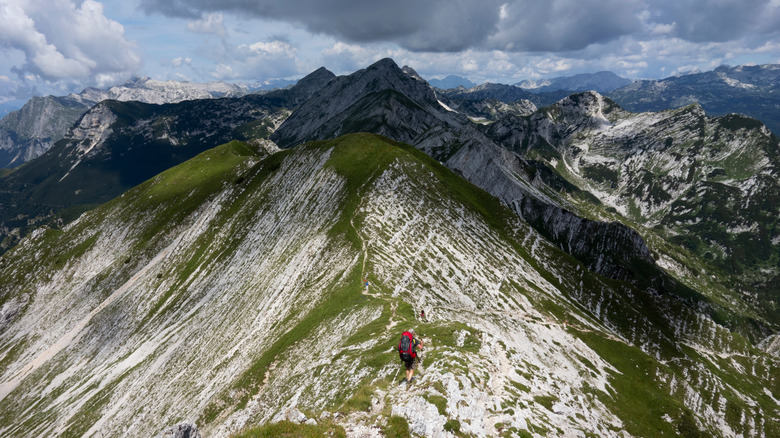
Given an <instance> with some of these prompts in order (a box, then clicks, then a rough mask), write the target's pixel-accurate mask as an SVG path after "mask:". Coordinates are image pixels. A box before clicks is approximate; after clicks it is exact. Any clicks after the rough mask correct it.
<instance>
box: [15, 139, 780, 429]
mask: <svg viewBox="0 0 780 438" xmlns="http://www.w3.org/2000/svg"><path fill="white" fill-rule="evenodd" d="M364 278H367V279H368V280H369V287H368V288H364V287H363V279H364ZM0 306H2V309H3V315H4V319H3V320H2V321H0V324H2V327H0V328H1V329H0V435H3V436H31V435H41V434H55V435H61V436H84V435H86V436H99V435H101V434H103V435H111V434H130V435H139V436H142V435H143V436H148V435H154V434H157V433H159V432H160V431H162V430H163V429H164V428H165V427H166V426H169V425H172V424H176V423H180V422H183V421H194V422H196V424H197V425H198V427H199V428H200V430H201V431H202V432H203V433H204V434H207V435H209V436H231V435H233V434H235V433H240V434H241V436H269V434H270V435H274V434H279V435H282V436H284V435H285V434H286V435H288V436H296V435H303V436H307V435H312V436H313V435H318V434H329V435H331V436H343V434H345V433H375V434H385V435H386V436H409V434H416V435H433V434H436V433H443V432H445V431H447V432H450V433H453V434H455V435H458V436H469V435H488V436H506V435H518V436H540V435H542V436H568V435H574V434H585V435H590V436H625V434H626V433H627V434H630V435H633V436H669V435H674V434H680V435H683V436H696V434H699V433H703V434H708V435H714V436H737V435H743V436H771V435H773V434H776V433H777V432H778V422H777V420H776V419H777V415H776V413H777V409H778V404H777V401H776V400H777V399H778V398H780V388H778V377H779V376H778V362H777V359H776V358H774V357H771V356H768V355H766V354H765V353H762V352H760V351H759V350H757V349H756V348H755V347H754V346H753V345H751V343H750V342H749V341H748V340H746V339H744V338H743V337H741V336H740V335H739V334H736V333H732V332H730V331H729V330H727V329H726V328H724V327H723V326H721V325H719V324H718V323H717V322H716V321H713V320H712V319H711V318H710V317H709V316H708V315H707V314H704V313H698V312H697V311H696V310H695V309H692V308H691V307H689V306H686V305H685V304H684V303H680V302H679V301H678V300H676V299H675V298H674V297H670V296H661V295H657V294H653V293H651V292H649V291H646V290H640V289H638V288H637V287H635V286H632V285H631V284H627V283H623V282H620V281H614V280H608V279H605V278H601V277H598V276H596V275H594V274H592V273H591V272H589V271H588V270H587V269H585V268H584V267H583V265H582V264H581V263H579V262H578V261H577V260H575V259H573V258H572V257H571V256H569V255H568V254H566V253H564V252H563V251H561V250H560V249H558V248H557V247H556V246H555V245H552V244H550V243H548V242H547V241H546V240H545V239H544V238H542V237H541V236H540V235H539V234H538V233H536V232H535V231H534V230H533V229H532V228H531V227H530V226H529V225H528V224H526V223H524V222H523V221H522V220H520V219H519V218H518V217H517V216H515V215H514V214H513V213H512V212H511V211H510V210H509V209H507V208H506V207H504V206H503V205H502V204H501V203H500V202H499V201H498V200H497V199H496V198H493V197H492V196H490V195H488V194H487V193H486V192H484V191H483V190H481V189H478V188H476V187H475V186H473V185H472V184H470V183H468V182H466V181H465V180H463V179H462V178H460V177H459V176H457V175H455V174H454V173H452V172H451V171H449V170H448V169H446V168H445V167H443V166H442V165H441V164H440V163H438V162H437V161H435V160H433V159H432V158H430V157H429V156H427V155H425V154H424V153H422V152H420V151H418V150H416V149H414V148H413V147H411V146H408V145H404V144H400V143H395V142H392V141H389V140H387V139H386V138H383V137H380V136H376V135H371V134H353V135H348V136H344V137H340V138H338V139H335V140H331V141H325V142H315V143H309V144H306V145H303V146H300V147H297V148H294V149H290V150H285V151H282V152H278V153H276V154H273V155H266V154H264V153H263V152H262V151H261V150H257V149H255V148H254V147H253V146H252V145H251V144H247V143H242V142H231V143H228V144H225V145H222V146H220V147H217V148H215V149H212V150H209V151H206V152H204V153H202V154H200V155H198V156H197V157H195V158H193V159H191V160H189V161H187V162H185V163H183V164H181V165H179V166H176V167H174V168H172V169H169V170H167V171H165V172H163V173H161V174H160V175H158V176H156V177H154V178H152V179H150V180H148V181H146V182H144V183H143V184H141V185H139V186H138V187H136V188H134V189H132V190H130V191H128V192H126V193H125V194H124V195H122V196H120V197H118V198H116V199H114V200H112V201H110V202H109V203H107V204H105V205H102V206H100V207H98V208H96V209H94V210H91V211H89V212H87V213H86V214H84V215H83V216H81V217H80V218H79V219H78V220H76V221H74V222H73V223H71V224H70V225H68V226H66V227H65V228H64V229H62V230H45V229H42V230H39V231H36V232H35V233H33V234H32V235H31V236H30V237H29V238H28V239H25V240H24V241H23V242H22V243H21V244H20V245H18V246H17V247H15V248H14V249H12V250H11V251H9V252H7V253H6V254H4V255H3V256H2V257H0ZM421 309H424V310H425V311H426V314H427V315H428V319H427V320H425V321H420V320H418V319H417V317H416V315H417V314H418V313H419V311H420V310H421ZM409 328H414V329H415V330H416V331H417V333H418V334H420V335H421V336H422V338H423V339H424V341H425V355H424V366H423V369H422V370H420V371H419V372H418V380H417V381H416V382H415V384H413V385H412V386H411V387H409V388H407V387H405V386H399V385H398V380H399V379H400V373H399V371H400V363H399V361H398V357H397V353H396V352H395V351H394V349H395V345H396V343H397V338H398V335H399V334H400V332H401V331H403V330H406V329H409ZM307 418H308V419H315V420H316V421H317V425H311V424H309V425H302V424H300V423H301V420H305V419H307ZM746 418H747V419H749V421H745V419H746Z"/></svg>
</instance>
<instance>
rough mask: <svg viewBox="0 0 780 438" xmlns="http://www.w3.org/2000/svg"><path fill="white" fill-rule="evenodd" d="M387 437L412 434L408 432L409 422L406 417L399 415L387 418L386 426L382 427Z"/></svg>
mask: <svg viewBox="0 0 780 438" xmlns="http://www.w3.org/2000/svg"><path fill="white" fill-rule="evenodd" d="M383 432H384V433H385V436H386V437H387V438H411V437H412V434H411V433H410V432H409V422H408V421H406V418H404V417H399V416H395V415H394V416H392V417H390V419H388V420H387V426H385V428H384V429H383Z"/></svg>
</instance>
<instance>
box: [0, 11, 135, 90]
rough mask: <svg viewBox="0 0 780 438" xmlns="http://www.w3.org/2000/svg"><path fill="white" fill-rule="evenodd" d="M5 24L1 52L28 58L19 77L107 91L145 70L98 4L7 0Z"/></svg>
mask: <svg viewBox="0 0 780 438" xmlns="http://www.w3.org/2000/svg"><path fill="white" fill-rule="evenodd" d="M0 22H1V23H3V25H2V26H0V48H2V49H5V50H18V51H21V52H22V53H23V54H24V61H23V62H21V63H20V64H19V65H14V68H13V69H14V71H15V72H16V73H17V74H18V75H19V76H20V77H28V78H29V77H39V78H42V79H44V80H49V81H57V80H74V79H80V80H85V81H87V82H92V83H94V84H96V85H102V84H100V82H104V81H108V82H111V81H112V80H116V78H117V77H124V76H127V75H129V74H130V73H132V72H133V71H135V70H136V69H137V68H138V67H139V66H140V64H141V58H140V55H139V54H138V50H137V47H136V46H135V45H134V44H132V43H130V42H128V41H127V40H126V39H125V36H124V28H123V27H122V25H120V24H119V23H117V22H116V21H113V20H110V19H108V18H106V17H105V16H104V15H103V5H102V4H101V3H98V2H96V1H93V0H84V1H83V2H80V4H77V3H74V2H73V1H71V0H47V1H35V2H31V1H27V0H3V1H2V2H1V3H0Z"/></svg>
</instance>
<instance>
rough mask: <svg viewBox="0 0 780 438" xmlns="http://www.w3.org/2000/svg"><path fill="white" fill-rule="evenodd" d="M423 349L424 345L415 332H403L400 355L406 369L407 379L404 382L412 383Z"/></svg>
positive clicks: (399, 346)
mask: <svg viewBox="0 0 780 438" xmlns="http://www.w3.org/2000/svg"><path fill="white" fill-rule="evenodd" d="M422 349H423V343H422V341H420V340H419V339H417V338H416V337H415V334H414V331H411V330H410V331H408V332H403V333H402V334H401V342H399V343H398V355H399V356H400V358H401V361H403V363H404V367H405V368H406V377H404V380H403V381H402V382H406V383H412V380H413V379H414V370H415V369H416V368H417V362H418V361H419V360H420V356H421V354H422V352H421V351H420V352H418V350H422Z"/></svg>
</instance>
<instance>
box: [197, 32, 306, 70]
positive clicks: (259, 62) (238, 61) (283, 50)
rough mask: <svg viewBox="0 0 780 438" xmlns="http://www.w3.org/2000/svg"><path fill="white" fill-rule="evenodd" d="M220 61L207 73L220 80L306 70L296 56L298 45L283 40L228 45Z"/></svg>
mask: <svg viewBox="0 0 780 438" xmlns="http://www.w3.org/2000/svg"><path fill="white" fill-rule="evenodd" d="M223 58H224V59H223V62H220V63H219V64H217V66H216V68H215V69H214V70H213V71H212V72H211V73H210V75H211V76H212V77H213V78H216V79H220V80H228V79H234V80H235V79H242V80H258V79H267V78H281V77H290V76H294V75H299V74H302V73H308V71H304V70H303V68H302V65H301V63H300V62H299V60H298V58H297V49H296V48H295V47H293V46H292V45H291V44H289V43H287V42H285V41H279V40H273V41H258V42H255V43H252V44H241V45H239V46H238V47H234V48H230V50H228V53H226V54H224V56H223Z"/></svg>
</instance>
